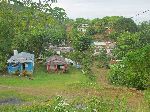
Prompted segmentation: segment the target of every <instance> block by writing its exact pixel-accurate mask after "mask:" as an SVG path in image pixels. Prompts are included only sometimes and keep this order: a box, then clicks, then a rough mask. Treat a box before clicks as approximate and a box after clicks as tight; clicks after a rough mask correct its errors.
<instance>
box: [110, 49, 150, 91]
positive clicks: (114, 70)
mask: <svg viewBox="0 0 150 112" xmlns="http://www.w3.org/2000/svg"><path fill="white" fill-rule="evenodd" d="M149 49H150V46H146V47H144V48H141V49H138V50H136V51H135V52H129V53H127V55H126V57H125V58H124V59H123V61H122V62H120V63H118V64H116V65H113V66H112V67H111V70H110V75H109V80H110V81H111V82H112V83H113V84H117V85H125V86H127V87H134V88H137V89H146V88H147V87H148V86H149V84H150V83H149V82H150V68H149V67H150V51H149Z"/></svg>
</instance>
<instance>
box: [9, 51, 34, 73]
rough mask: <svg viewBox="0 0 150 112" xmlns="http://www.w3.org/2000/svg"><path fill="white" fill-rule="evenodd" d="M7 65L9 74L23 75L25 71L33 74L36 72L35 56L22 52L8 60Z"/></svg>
mask: <svg viewBox="0 0 150 112" xmlns="http://www.w3.org/2000/svg"><path fill="white" fill-rule="evenodd" d="M7 63H8V73H9V74H15V73H19V74H22V73H23V71H26V72H27V73H29V74H32V73H33V70H34V54H30V53H26V52H21V53H19V54H16V55H14V56H12V57H11V58H10V59H9V60H7Z"/></svg>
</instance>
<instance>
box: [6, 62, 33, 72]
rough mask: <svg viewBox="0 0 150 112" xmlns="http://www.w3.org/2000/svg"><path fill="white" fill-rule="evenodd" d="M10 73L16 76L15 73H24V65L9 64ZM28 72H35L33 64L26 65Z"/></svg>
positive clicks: (27, 63)
mask: <svg viewBox="0 0 150 112" xmlns="http://www.w3.org/2000/svg"><path fill="white" fill-rule="evenodd" d="M7 68H8V73H9V74H14V73H15V72H17V71H19V72H20V73H21V72H22V71H23V64H22V63H18V64H17V65H16V66H13V64H12V63H9V64H8V67H7ZM24 70H26V71H27V72H32V73H33V70H34V66H33V63H32V62H26V63H25V69H24Z"/></svg>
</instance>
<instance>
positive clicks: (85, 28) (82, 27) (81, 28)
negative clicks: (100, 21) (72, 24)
mask: <svg viewBox="0 0 150 112" xmlns="http://www.w3.org/2000/svg"><path fill="white" fill-rule="evenodd" d="M88 27H89V25H88V24H80V25H79V26H78V27H77V30H78V31H80V32H83V33H85V32H86V31H87V28H88Z"/></svg>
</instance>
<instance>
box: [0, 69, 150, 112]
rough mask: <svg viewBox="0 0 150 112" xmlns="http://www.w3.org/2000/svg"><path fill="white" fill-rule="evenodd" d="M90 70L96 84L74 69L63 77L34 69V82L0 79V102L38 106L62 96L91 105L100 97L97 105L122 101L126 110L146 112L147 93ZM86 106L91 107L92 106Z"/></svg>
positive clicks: (100, 70) (14, 77)
mask: <svg viewBox="0 0 150 112" xmlns="http://www.w3.org/2000/svg"><path fill="white" fill-rule="evenodd" d="M93 71H94V72H95V75H96V76H97V80H96V81H91V80H90V79H88V78H87V77H86V76H85V75H83V74H82V73H81V72H80V71H79V70H76V69H73V68H71V69H70V70H69V71H68V72H67V73H64V74H62V73H47V72H46V71H45V68H44V67H37V68H36V70H35V73H34V75H33V80H30V79H29V78H27V77H18V76H9V75H5V76H0V103H1V102H2V103H3V102H4V104H5V103H9V105H12V104H15V105H18V104H19V105H29V104H33V103H34V104H39V103H41V102H47V101H49V100H51V99H53V97H55V96H62V97H63V98H64V99H67V101H68V102H73V101H74V100H75V101H76V100H77V99H78V101H79V100H81V99H87V100H85V102H88V101H89V102H90V100H89V99H90V98H91V99H92V98H93V97H97V98H98V99H99V98H100V99H99V101H100V102H105V103H104V104H107V103H108V104H111V103H112V102H113V103H114V104H116V103H115V102H118V100H119V101H122V104H121V105H122V106H124V107H127V108H128V109H129V110H133V111H136V112H142V111H143V112H149V109H150V108H149V107H148V106H149V104H150V102H149V101H150V100H149V99H150V91H149V90H146V91H137V90H135V89H129V88H125V87H114V86H112V85H110V84H109V83H108V81H107V72H108V70H106V69H93ZM101 98H102V99H101ZM92 101H93V100H92ZM81 102H82V101H81ZM93 102H95V100H94V101H93ZM106 102H107V103H106ZM89 104H90V106H91V105H92V103H89ZM89 104H88V105H89ZM107 106H108V111H109V109H111V108H112V105H104V107H107ZM6 107H8V105H1V106H0V108H2V109H4V110H5V108H6ZM114 107H118V108H119V107H120V106H115V105H114V106H113V109H114ZM67 108H68V107H67ZM120 108H121V107H120ZM122 108H123V107H122ZM7 111H10V110H9V109H8V110H7ZM115 111H116V110H115ZM118 112H119V111H118Z"/></svg>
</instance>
